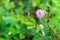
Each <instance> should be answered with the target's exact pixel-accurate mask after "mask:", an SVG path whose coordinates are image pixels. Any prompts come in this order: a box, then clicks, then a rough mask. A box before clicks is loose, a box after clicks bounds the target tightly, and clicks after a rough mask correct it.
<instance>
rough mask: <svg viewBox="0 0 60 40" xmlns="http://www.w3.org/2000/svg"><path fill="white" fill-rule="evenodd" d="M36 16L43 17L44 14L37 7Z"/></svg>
mask: <svg viewBox="0 0 60 40" xmlns="http://www.w3.org/2000/svg"><path fill="white" fill-rule="evenodd" d="M36 16H37V18H43V17H44V16H45V14H44V11H43V10H41V9H39V10H37V11H36Z"/></svg>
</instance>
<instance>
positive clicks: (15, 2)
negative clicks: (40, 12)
mask: <svg viewBox="0 0 60 40" xmlns="http://www.w3.org/2000/svg"><path fill="white" fill-rule="evenodd" d="M48 6H49V7H50V21H49V23H48V25H49V26H50V27H51V29H52V30H56V32H57V34H56V36H57V38H55V35H54V34H53V33H52V32H51V30H49V28H48V26H47V24H46V23H44V22H45V21H46V20H48V13H47V12H46V9H47V7H48ZM38 9H42V10H44V13H45V18H43V19H39V21H36V10H38ZM28 13H30V16H28ZM40 23H42V24H43V26H44V32H45V34H46V36H45V38H44V40H60V0H0V40H43V37H42V36H41V35H42V33H41V30H40V27H39V24H40ZM54 32H55V31H54ZM8 33H11V34H10V35H9V34H8Z"/></svg>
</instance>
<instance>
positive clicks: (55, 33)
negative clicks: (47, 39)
mask: <svg viewBox="0 0 60 40" xmlns="http://www.w3.org/2000/svg"><path fill="white" fill-rule="evenodd" d="M48 9H49V8H48ZM47 12H48V20H49V19H50V16H49V15H50V9H49V10H48V11H47ZM48 20H47V21H48ZM49 21H50V20H49ZM49 21H48V22H47V26H48V28H49V29H50V30H51V32H53V34H54V35H55V37H56V38H57V35H56V33H55V32H54V31H53V30H52V29H51V27H50V26H49V24H48V23H49Z"/></svg>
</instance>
